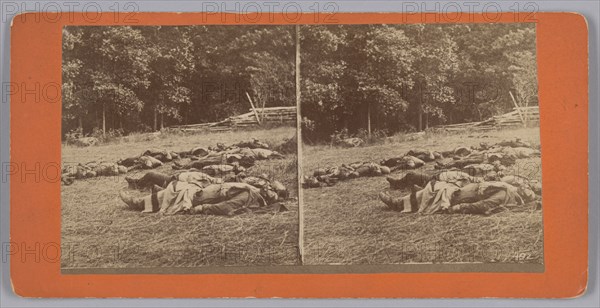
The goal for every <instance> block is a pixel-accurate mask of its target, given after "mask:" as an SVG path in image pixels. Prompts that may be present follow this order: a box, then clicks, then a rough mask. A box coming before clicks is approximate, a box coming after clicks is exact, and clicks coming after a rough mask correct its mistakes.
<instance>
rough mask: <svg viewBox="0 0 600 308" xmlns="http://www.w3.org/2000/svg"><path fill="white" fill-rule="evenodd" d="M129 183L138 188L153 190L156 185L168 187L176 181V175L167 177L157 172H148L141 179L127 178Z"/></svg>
mask: <svg viewBox="0 0 600 308" xmlns="http://www.w3.org/2000/svg"><path fill="white" fill-rule="evenodd" d="M125 179H126V180H127V182H128V183H129V184H130V185H132V186H134V187H136V188H152V187H153V186H154V185H157V186H160V187H163V188H164V187H167V185H169V183H170V182H171V181H173V180H175V179H176V177H175V176H174V175H167V174H164V173H161V172H157V171H148V172H147V173H146V174H144V175H143V176H142V177H141V178H139V179H133V178H129V177H127V178H125Z"/></svg>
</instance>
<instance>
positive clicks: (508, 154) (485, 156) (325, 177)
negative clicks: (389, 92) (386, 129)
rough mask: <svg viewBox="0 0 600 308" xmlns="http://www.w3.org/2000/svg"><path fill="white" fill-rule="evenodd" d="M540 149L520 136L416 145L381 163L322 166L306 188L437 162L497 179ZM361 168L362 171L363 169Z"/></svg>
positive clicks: (306, 182)
mask: <svg viewBox="0 0 600 308" xmlns="http://www.w3.org/2000/svg"><path fill="white" fill-rule="evenodd" d="M539 156H540V151H539V150H538V149H534V148H532V147H531V145H530V144H529V143H526V142H523V141H521V140H520V139H518V138H517V139H513V140H509V141H501V142H499V143H497V144H494V145H492V146H490V145H488V144H486V143H481V144H480V145H479V147H471V148H468V147H464V146H459V147H456V148H455V149H454V150H452V151H447V152H443V153H440V152H436V151H432V150H423V149H413V150H410V151H408V152H406V153H405V154H404V155H401V156H397V157H392V158H388V159H384V160H382V161H381V162H380V163H379V164H377V163H373V162H361V163H354V164H350V165H346V164H342V165H341V166H340V167H329V168H318V169H316V170H315V171H314V172H313V174H312V176H305V177H304V178H303V180H304V182H303V186H304V188H313V187H324V186H332V185H335V184H336V183H337V182H338V181H344V180H347V179H353V178H357V177H362V176H380V175H385V174H389V173H390V172H394V171H397V170H413V169H418V168H421V167H423V166H425V165H426V164H427V163H432V164H434V168H435V169H444V170H448V169H462V171H465V172H467V173H469V174H470V175H473V176H481V177H485V178H486V179H493V178H495V177H498V176H502V175H503V172H504V170H506V167H507V166H512V165H514V164H515V162H516V160H517V159H522V158H529V157H539ZM359 168H360V170H361V171H360V172H358V171H359Z"/></svg>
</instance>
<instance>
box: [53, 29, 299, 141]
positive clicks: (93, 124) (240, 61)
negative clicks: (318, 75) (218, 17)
mask: <svg viewBox="0 0 600 308" xmlns="http://www.w3.org/2000/svg"><path fill="white" fill-rule="evenodd" d="M294 35H295V30H294V27H292V26H185V27H183V26H182V27H174V26H170V27H166V26H152V27H150V26H147V27H125V26H119V27H106V26H103V27H65V28H64V30H63V72H62V75H63V89H62V91H63V94H62V99H63V121H62V122H63V127H62V130H63V134H65V133H68V132H73V131H79V132H81V133H83V134H89V133H91V132H92V131H94V130H97V131H101V132H102V131H114V130H118V131H120V132H121V133H128V132H133V131H153V130H159V129H161V128H163V127H166V126H169V125H174V124H194V123H203V122H214V121H219V120H222V119H224V118H226V117H228V116H230V115H234V114H239V113H245V112H248V110H249V108H250V105H249V102H248V100H247V98H246V92H247V93H248V95H249V96H251V98H252V99H253V100H254V101H255V102H256V103H257V104H258V105H259V106H265V107H271V106H293V105H295V103H296V101H295V66H294V59H295V45H294V43H295V39H294Z"/></svg>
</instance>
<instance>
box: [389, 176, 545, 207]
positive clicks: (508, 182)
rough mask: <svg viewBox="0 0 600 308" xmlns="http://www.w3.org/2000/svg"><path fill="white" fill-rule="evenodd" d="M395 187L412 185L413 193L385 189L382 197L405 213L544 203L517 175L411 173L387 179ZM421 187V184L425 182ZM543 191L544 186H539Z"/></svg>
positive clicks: (528, 184) (525, 205)
mask: <svg viewBox="0 0 600 308" xmlns="http://www.w3.org/2000/svg"><path fill="white" fill-rule="evenodd" d="M388 182H390V186H391V187H392V188H399V189H401V188H406V187H411V193H410V194H408V195H405V196H403V197H398V198H395V197H392V196H391V195H390V194H389V193H386V192H382V193H380V194H379V198H380V199H381V201H383V203H385V204H386V205H387V206H388V207H389V208H390V209H392V210H395V211H400V212H402V213H421V214H435V213H462V214H482V215H490V214H493V213H496V212H499V211H502V210H506V209H510V208H516V207H529V208H538V207H540V206H541V203H540V202H539V200H540V197H539V196H538V195H537V194H536V193H535V192H534V187H538V186H536V185H535V184H534V183H529V182H528V181H527V180H526V179H524V178H520V177H516V176H506V177H503V178H502V179H501V180H499V181H485V180H484V179H483V178H480V177H473V176H470V175H469V174H466V173H464V172H460V171H445V172H441V173H439V174H436V175H431V176H430V175H427V174H424V173H417V172H409V173H407V174H406V175H405V176H404V177H403V178H401V179H393V178H388ZM423 184H424V187H423V188H421V186H419V185H423ZM539 193H541V186H539Z"/></svg>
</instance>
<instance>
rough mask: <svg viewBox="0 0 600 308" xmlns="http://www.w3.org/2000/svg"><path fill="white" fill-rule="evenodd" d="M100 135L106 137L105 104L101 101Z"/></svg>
mask: <svg viewBox="0 0 600 308" xmlns="http://www.w3.org/2000/svg"><path fill="white" fill-rule="evenodd" d="M102 137H106V104H105V103H102Z"/></svg>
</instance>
